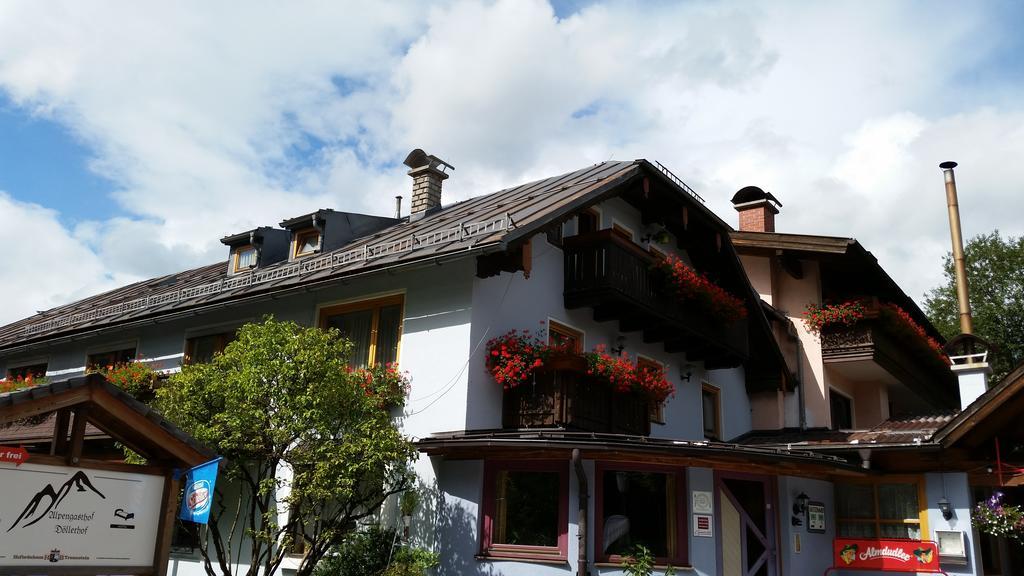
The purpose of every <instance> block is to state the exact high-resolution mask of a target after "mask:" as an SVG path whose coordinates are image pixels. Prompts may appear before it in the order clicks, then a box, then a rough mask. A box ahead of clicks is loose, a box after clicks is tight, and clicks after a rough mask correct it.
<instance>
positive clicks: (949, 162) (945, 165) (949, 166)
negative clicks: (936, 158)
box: [939, 160, 956, 170]
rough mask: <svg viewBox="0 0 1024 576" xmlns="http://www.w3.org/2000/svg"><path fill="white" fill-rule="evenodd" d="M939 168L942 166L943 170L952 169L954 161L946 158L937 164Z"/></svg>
mask: <svg viewBox="0 0 1024 576" xmlns="http://www.w3.org/2000/svg"><path fill="white" fill-rule="evenodd" d="M939 168H942V169H943V170H952V169H953V168H956V162H953V161H952V160H946V161H945V162H943V163H942V164H939Z"/></svg>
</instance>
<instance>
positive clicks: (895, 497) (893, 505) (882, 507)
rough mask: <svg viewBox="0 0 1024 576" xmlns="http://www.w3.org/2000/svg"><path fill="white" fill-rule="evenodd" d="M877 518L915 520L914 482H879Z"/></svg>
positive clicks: (915, 490)
mask: <svg viewBox="0 0 1024 576" xmlns="http://www.w3.org/2000/svg"><path fill="white" fill-rule="evenodd" d="M878 508H879V514H878V516H879V518H881V519H882V520H906V519H911V520H916V519H917V518H918V513H919V511H918V507H917V486H916V485H914V484H879V485H878Z"/></svg>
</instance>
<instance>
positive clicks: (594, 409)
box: [502, 356, 651, 436]
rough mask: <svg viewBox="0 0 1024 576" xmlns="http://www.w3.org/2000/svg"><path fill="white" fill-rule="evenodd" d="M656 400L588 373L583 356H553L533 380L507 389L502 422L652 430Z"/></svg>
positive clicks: (645, 432) (517, 426)
mask: <svg viewBox="0 0 1024 576" xmlns="http://www.w3.org/2000/svg"><path fill="white" fill-rule="evenodd" d="M650 408H651V404H650V401H649V400H647V399H646V398H644V397H642V396H639V395H636V394H622V393H618V392H615V391H613V390H612V389H611V387H610V386H609V385H608V384H607V383H606V382H603V381H601V380H599V379H596V378H594V377H592V376H588V375H587V373H586V363H585V361H584V359H583V357H582V356H569V357H565V358H562V359H556V360H555V361H552V362H549V363H548V365H547V366H546V367H545V369H544V370H541V371H538V372H537V373H536V374H535V378H533V379H532V380H531V381H529V382H526V383H524V384H520V385H519V386H517V387H515V388H512V389H510V390H505V392H504V400H503V404H502V427H503V428H506V429H523V428H564V429H570V430H582V431H587V432H606V433H613V434H633V435H638V436H648V435H650V433H651V423H650Z"/></svg>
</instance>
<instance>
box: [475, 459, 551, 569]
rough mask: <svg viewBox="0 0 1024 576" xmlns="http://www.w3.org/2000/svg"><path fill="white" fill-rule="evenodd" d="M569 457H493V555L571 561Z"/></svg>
mask: <svg viewBox="0 0 1024 576" xmlns="http://www.w3.org/2000/svg"><path fill="white" fill-rule="evenodd" d="M568 531H569V464H568V462H567V461H564V460H562V461H554V462H545V461H536V460H530V461H517V462H494V461H488V462H487V463H486V464H485V466H484V521H483V530H482V533H483V538H482V542H483V549H482V551H481V553H482V554H483V555H485V556H489V557H502V558H526V559H530V558H533V559H545V560H567V559H568Z"/></svg>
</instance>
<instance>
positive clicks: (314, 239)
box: [295, 232, 320, 254]
mask: <svg viewBox="0 0 1024 576" xmlns="http://www.w3.org/2000/svg"><path fill="white" fill-rule="evenodd" d="M319 244H320V233H319V232H303V233H301V234H299V236H298V238H296V240H295V253H296V254H309V253H310V252H313V251H314V250H316V249H317V246H319Z"/></svg>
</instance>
